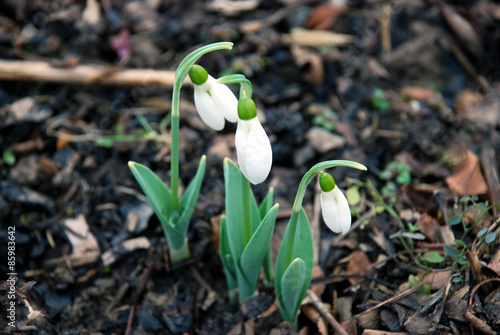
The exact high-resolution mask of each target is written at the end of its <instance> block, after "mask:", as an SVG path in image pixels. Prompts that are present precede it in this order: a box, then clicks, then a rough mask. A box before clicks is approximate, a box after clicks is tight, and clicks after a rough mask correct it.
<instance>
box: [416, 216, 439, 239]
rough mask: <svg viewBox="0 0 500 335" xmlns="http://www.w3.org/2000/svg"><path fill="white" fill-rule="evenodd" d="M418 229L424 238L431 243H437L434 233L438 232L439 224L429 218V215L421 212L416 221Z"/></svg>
mask: <svg viewBox="0 0 500 335" xmlns="http://www.w3.org/2000/svg"><path fill="white" fill-rule="evenodd" d="M417 226H418V229H419V230H420V231H421V232H422V233H424V235H425V236H427V238H428V239H429V240H431V241H432V242H437V241H438V236H437V235H436V233H437V232H438V231H439V228H440V225H439V222H438V221H437V220H436V219H435V218H433V217H432V216H430V215H429V214H427V213H425V212H423V213H422V214H421V215H420V218H419V219H418V221H417Z"/></svg>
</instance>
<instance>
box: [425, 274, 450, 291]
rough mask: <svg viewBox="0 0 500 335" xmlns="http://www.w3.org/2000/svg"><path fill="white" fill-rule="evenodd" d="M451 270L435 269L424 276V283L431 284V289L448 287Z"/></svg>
mask: <svg viewBox="0 0 500 335" xmlns="http://www.w3.org/2000/svg"><path fill="white" fill-rule="evenodd" d="M450 277H451V271H433V272H430V273H428V274H426V275H425V276H424V277H423V278H422V283H424V284H426V285H429V287H430V288H431V290H438V289H440V288H442V287H446V285H447V284H448V282H449V281H450Z"/></svg>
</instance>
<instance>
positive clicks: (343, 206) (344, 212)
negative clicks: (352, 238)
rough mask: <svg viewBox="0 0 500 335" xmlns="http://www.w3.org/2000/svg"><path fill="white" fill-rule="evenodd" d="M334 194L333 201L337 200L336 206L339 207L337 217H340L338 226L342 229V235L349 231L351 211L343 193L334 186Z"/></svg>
mask: <svg viewBox="0 0 500 335" xmlns="http://www.w3.org/2000/svg"><path fill="white" fill-rule="evenodd" d="M332 192H334V194H335V199H336V200H337V204H338V207H339V216H340V226H341V229H342V234H346V233H347V232H348V231H349V229H351V220H352V217H351V210H350V208H349V202H348V201H347V198H346V197H345V195H344V193H342V191H341V190H340V188H338V187H337V186H335V188H334V189H333V191H332Z"/></svg>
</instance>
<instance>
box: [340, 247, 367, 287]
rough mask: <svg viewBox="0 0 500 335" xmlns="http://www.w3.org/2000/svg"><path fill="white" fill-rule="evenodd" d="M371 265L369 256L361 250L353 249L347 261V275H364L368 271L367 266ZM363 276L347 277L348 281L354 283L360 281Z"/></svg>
mask: <svg viewBox="0 0 500 335" xmlns="http://www.w3.org/2000/svg"><path fill="white" fill-rule="evenodd" d="M371 265H372V262H371V261H370V258H368V256H367V255H366V254H365V253H364V252H362V251H354V252H353V253H352V255H351V259H349V263H347V272H346V273H347V274H348V275H365V274H367V273H368V270H367V269H368V268H369V267H370V266H371ZM362 280H363V278H349V282H351V284H352V285H355V284H357V283H359V282H361V281H362Z"/></svg>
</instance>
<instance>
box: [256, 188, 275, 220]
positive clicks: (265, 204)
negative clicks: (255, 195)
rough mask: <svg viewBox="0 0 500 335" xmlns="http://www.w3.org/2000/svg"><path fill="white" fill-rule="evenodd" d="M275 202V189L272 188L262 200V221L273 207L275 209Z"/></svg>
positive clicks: (260, 211) (260, 209) (260, 208)
mask: <svg viewBox="0 0 500 335" xmlns="http://www.w3.org/2000/svg"><path fill="white" fill-rule="evenodd" d="M273 200H274V188H272V187H270V188H269V191H267V194H266V196H265V197H264V199H263V200H262V202H261V203H260V206H259V213H260V219H261V220H262V219H264V217H265V216H266V215H267V212H269V211H270V210H271V207H273Z"/></svg>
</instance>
